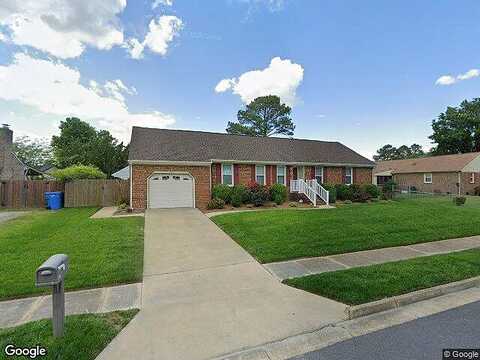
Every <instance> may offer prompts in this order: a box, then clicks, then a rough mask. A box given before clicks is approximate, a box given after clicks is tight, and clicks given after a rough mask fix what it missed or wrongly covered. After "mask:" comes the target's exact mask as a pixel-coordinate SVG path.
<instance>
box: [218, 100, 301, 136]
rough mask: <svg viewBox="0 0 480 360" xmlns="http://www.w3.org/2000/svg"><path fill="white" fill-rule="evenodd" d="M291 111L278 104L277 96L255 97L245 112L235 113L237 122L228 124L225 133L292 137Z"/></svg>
mask: <svg viewBox="0 0 480 360" xmlns="http://www.w3.org/2000/svg"><path fill="white" fill-rule="evenodd" d="M291 111H292V109H291V108H290V107H289V106H287V105H285V104H282V103H281V102H280V98H279V97H278V96H274V95H269V96H261V97H257V98H256V99H255V100H253V101H252V102H251V103H250V104H248V105H247V106H246V108H245V110H240V111H238V113H237V120H238V122H231V121H229V122H228V125H227V129H226V131H227V133H229V134H234V135H250V136H264V137H266V136H272V135H274V134H281V135H288V136H292V135H293V132H294V130H295V125H294V124H293V122H292V119H291V117H290V113H291Z"/></svg>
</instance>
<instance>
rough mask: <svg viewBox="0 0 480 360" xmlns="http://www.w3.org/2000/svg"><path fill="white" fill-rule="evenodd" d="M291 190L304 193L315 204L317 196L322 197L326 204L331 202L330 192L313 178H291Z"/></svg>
mask: <svg viewBox="0 0 480 360" xmlns="http://www.w3.org/2000/svg"><path fill="white" fill-rule="evenodd" d="M290 192H298V193H301V194H304V195H305V196H306V197H307V198H308V199H309V200H310V201H311V202H312V204H313V206H317V196H319V197H320V199H322V200H323V201H324V202H325V204H327V205H328V204H329V198H330V193H329V192H328V191H327V190H325V189H324V188H323V187H322V186H321V185H320V184H319V183H318V182H317V180H316V179H313V180H307V181H305V180H303V179H299V180H290Z"/></svg>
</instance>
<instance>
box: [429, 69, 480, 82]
mask: <svg viewBox="0 0 480 360" xmlns="http://www.w3.org/2000/svg"><path fill="white" fill-rule="evenodd" d="M479 76H480V70H479V69H471V70H468V71H467V72H466V73H463V74H459V75H457V76H456V77H455V76H452V75H443V76H440V77H439V78H438V79H437V81H435V84H436V85H452V84H455V83H457V82H459V81H463V80H468V79H473V78H475V77H479Z"/></svg>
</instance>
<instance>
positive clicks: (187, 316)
mask: <svg viewBox="0 0 480 360" xmlns="http://www.w3.org/2000/svg"><path fill="white" fill-rule="evenodd" d="M145 220H146V221H145V268H144V286H143V292H142V306H141V311H140V313H139V314H138V315H137V316H136V317H135V318H134V319H133V320H132V321H131V322H130V323H129V324H128V325H127V326H126V328H125V329H124V330H123V331H122V332H121V333H120V334H119V336H117V337H116V338H115V339H114V340H113V341H112V342H111V343H110V345H109V346H107V348H106V349H105V350H104V351H103V352H102V353H101V354H100V355H99V357H98V359H112V360H113V359H136V360H141V359H175V360H182V359H185V360H196V359H209V358H212V357H216V356H221V355H223V354H228V353H232V352H236V351H241V350H243V349H247V348H249V347H252V346H258V345H261V344H265V343H268V342H272V341H278V340H281V339H285V338H287V337H290V336H293V335H298V334H302V333H305V332H309V331H313V330H316V329H319V328H322V327H324V326H327V325H329V324H333V323H336V322H338V321H341V320H342V319H343V316H344V310H345V305H343V304H340V303H337V302H334V301H331V300H328V299H325V298H322V297H319V296H316V295H312V294H309V293H306V292H304V291H301V290H297V289H294V288H291V287H288V286H285V285H282V284H281V283H279V282H278V281H277V280H276V279H275V278H274V277H272V276H271V275H270V274H269V273H268V272H267V271H266V270H265V269H264V268H263V267H262V266H261V265H260V264H258V263H257V262H256V261H255V260H254V259H253V258H252V257H251V256H250V255H249V254H247V253H246V252H245V251H244V250H243V249H242V248H241V247H240V246H238V245H237V244H236V243H235V242H234V241H233V240H232V239H230V238H229V237H228V236H227V235H226V234H225V233H224V232H222V231H221V230H220V229H219V228H218V227H217V226H216V225H215V224H213V223H212V222H211V221H210V220H209V219H208V218H207V217H206V216H204V215H202V214H201V213H200V211H198V210H196V209H172V210H148V211H147V213H146V219H145Z"/></svg>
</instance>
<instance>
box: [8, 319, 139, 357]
mask: <svg viewBox="0 0 480 360" xmlns="http://www.w3.org/2000/svg"><path fill="white" fill-rule="evenodd" d="M137 312H138V310H128V311H116V312H112V313H107V314H89V315H74V316H67V318H66V320H65V335H64V336H63V337H62V338H54V337H53V336H52V321H51V320H40V321H34V322H31V323H28V324H25V325H20V326H17V327H14V328H9V329H3V330H0V349H1V353H0V359H10V358H13V357H7V356H6V355H5V351H4V350H5V347H6V346H7V345H9V344H13V345H15V347H16V348H23V347H26V348H33V347H35V346H37V345H39V346H41V347H43V348H45V349H46V350H47V356H45V357H44V356H40V357H39V358H41V359H62V360H93V359H95V358H96V357H97V355H98V354H100V352H101V351H102V350H103V349H104V348H105V347H106V346H107V345H108V344H109V343H110V341H112V339H113V338H114V337H115V336H116V335H117V334H118V333H119V332H120V330H122V329H123V328H124V327H125V326H126V325H127V324H128V323H129V322H130V320H131V319H132V318H133V317H134V316H135V314H136V313H137ZM15 358H16V357H15ZM24 358H28V357H24Z"/></svg>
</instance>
